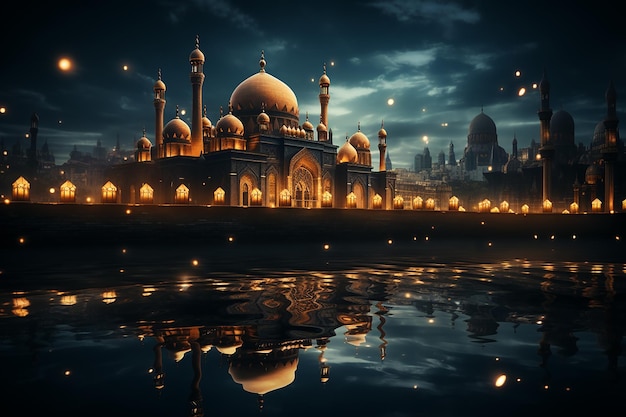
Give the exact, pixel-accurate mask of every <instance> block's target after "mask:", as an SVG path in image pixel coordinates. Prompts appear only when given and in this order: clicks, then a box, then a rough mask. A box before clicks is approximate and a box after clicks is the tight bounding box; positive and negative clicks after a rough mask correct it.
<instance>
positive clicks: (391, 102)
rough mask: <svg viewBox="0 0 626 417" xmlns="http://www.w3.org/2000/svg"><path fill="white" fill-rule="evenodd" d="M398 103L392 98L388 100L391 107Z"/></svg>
mask: <svg viewBox="0 0 626 417" xmlns="http://www.w3.org/2000/svg"><path fill="white" fill-rule="evenodd" d="M395 102H396V101H395V100H394V99H392V98H389V99H387V104H388V105H390V106H393V103H395Z"/></svg>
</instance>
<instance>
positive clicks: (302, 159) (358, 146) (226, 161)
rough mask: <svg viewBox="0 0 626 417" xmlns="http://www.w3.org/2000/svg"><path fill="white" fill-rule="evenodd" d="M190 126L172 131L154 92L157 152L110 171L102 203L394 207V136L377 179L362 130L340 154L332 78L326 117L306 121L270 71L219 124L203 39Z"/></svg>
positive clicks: (145, 149)
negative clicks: (205, 96) (206, 93)
mask: <svg viewBox="0 0 626 417" xmlns="http://www.w3.org/2000/svg"><path fill="white" fill-rule="evenodd" d="M189 63H190V66H191V68H190V76H189V77H190V81H191V88H192V103H191V126H189V125H188V124H187V123H186V122H185V121H184V120H183V119H181V118H180V114H179V109H178V106H177V107H176V115H175V117H174V118H173V119H171V120H169V121H168V122H167V123H164V115H165V104H166V99H165V92H166V85H165V82H164V81H163V79H162V77H161V73H160V71H159V73H158V79H157V81H156V83H155V84H154V88H153V91H154V100H153V103H154V109H155V138H156V139H155V143H152V142H151V141H150V140H149V139H148V138H147V137H146V135H145V132H144V135H143V136H142V137H141V138H140V139H139V140H138V141H137V144H136V150H135V158H134V159H135V161H134V162H130V163H122V164H116V165H112V166H110V167H108V168H107V171H106V172H105V173H104V177H105V178H106V179H108V182H107V184H106V185H105V187H106V186H108V187H109V189H110V192H108V193H104V194H103V202H116V203H142V204H208V205H232V206H264V207H279V206H280V207H305V208H320V207H339V208H343V207H349V208H381V209H389V208H392V203H393V198H394V195H395V194H394V193H395V174H394V173H392V172H387V170H386V158H385V151H386V147H387V144H386V140H387V132H386V131H385V129H384V126H383V124H382V122H381V127H380V130H379V131H378V149H379V151H380V164H379V171H378V172H374V171H373V170H372V156H371V150H370V140H369V138H368V137H367V136H366V135H365V134H364V133H363V132H362V131H361V129H360V124H359V125H358V128H357V131H356V132H355V133H354V134H353V135H352V136H350V137H349V138H348V137H347V138H346V141H345V142H344V143H343V144H341V146H338V145H336V144H334V143H333V136H332V129H331V128H330V127H329V120H328V103H329V101H330V98H331V94H330V78H329V77H328V75H327V74H326V67H325V66H324V70H323V74H322V75H321V76H320V78H319V88H320V90H319V102H320V118H319V124H318V125H317V127H314V125H313V123H312V122H311V121H310V120H309V117H308V113H307V115H306V118H305V120H304V121H303V122H301V121H300V109H299V107H298V99H297V97H296V95H295V94H294V92H293V91H292V90H291V88H290V87H289V86H288V85H286V84H285V83H284V82H282V81H281V80H280V79H278V78H276V77H274V76H273V75H271V74H270V73H269V72H268V71H267V68H266V66H267V62H266V60H265V56H264V53H263V52H262V53H261V58H260V60H259V69H258V72H256V73H255V74H253V75H251V76H250V77H248V78H247V79H245V80H243V81H242V82H241V83H240V84H239V85H238V86H237V87H236V88H235V89H234V90H233V92H232V94H231V96H230V100H229V105H228V109H227V110H226V111H224V109H220V118H219V120H217V122H216V123H215V124H213V123H212V122H211V121H210V120H209V118H208V117H207V116H206V107H205V106H203V103H202V85H203V82H204V79H205V74H204V68H203V67H204V63H205V58H204V54H203V53H202V51H201V50H200V48H199V42H198V39H197V38H196V45H195V49H193V50H192V51H191V53H190V55H189Z"/></svg>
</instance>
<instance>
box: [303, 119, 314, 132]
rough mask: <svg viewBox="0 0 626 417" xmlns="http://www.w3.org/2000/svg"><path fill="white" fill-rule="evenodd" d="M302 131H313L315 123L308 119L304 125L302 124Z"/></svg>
mask: <svg viewBox="0 0 626 417" xmlns="http://www.w3.org/2000/svg"><path fill="white" fill-rule="evenodd" d="M302 129H304V130H313V123H311V122H310V121H309V118H308V117H307V119H306V121H305V122H304V123H302Z"/></svg>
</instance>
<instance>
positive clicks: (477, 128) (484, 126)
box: [469, 111, 496, 135]
mask: <svg viewBox="0 0 626 417" xmlns="http://www.w3.org/2000/svg"><path fill="white" fill-rule="evenodd" d="M469 134H470V135H472V134H483V135H484V134H488V135H495V134H496V124H495V123H494V121H493V119H492V118H491V117H489V116H487V115H486V114H485V113H483V112H482V111H481V112H480V113H479V114H478V116H476V117H474V118H473V119H472V121H471V123H470V125H469Z"/></svg>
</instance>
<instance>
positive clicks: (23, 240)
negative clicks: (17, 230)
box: [17, 237, 26, 245]
mask: <svg viewBox="0 0 626 417" xmlns="http://www.w3.org/2000/svg"><path fill="white" fill-rule="evenodd" d="M17 241H18V242H19V244H20V245H23V244H24V243H26V239H25V238H23V237H20V238H19V239H17Z"/></svg>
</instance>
